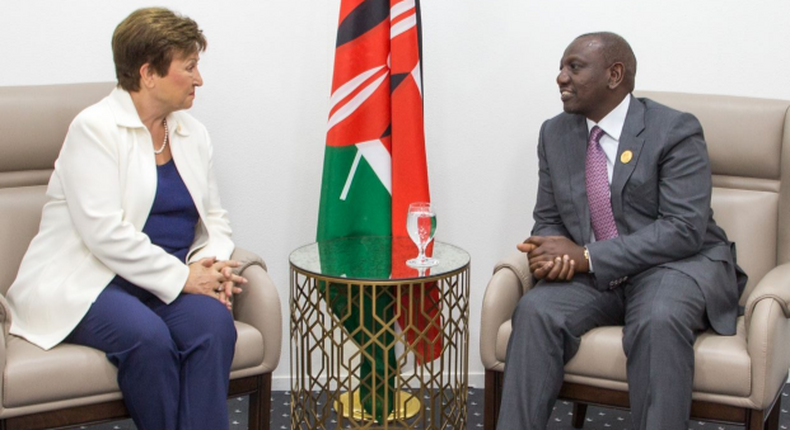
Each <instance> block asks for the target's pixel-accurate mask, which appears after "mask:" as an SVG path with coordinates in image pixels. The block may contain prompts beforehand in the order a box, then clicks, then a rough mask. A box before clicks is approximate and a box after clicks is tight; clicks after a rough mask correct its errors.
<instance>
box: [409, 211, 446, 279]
mask: <svg viewBox="0 0 790 430" xmlns="http://www.w3.org/2000/svg"><path fill="white" fill-rule="evenodd" d="M406 231H407V232H408V233H409V237H410V238H411V240H412V242H414V244H415V245H417V249H418V250H419V254H417V257H416V258H412V259H410V260H406V264H408V265H409V266H411V267H430V266H433V265H435V264H437V263H438V262H439V261H438V260H436V259H434V258H430V257H426V256H425V249H426V248H427V247H428V244H429V243H431V241H432V240H433V236H434V235H435V234H436V211H435V210H434V208H433V206H432V205H431V204H430V203H427V202H417V203H412V204H410V205H409V212H408V214H407V215H406Z"/></svg>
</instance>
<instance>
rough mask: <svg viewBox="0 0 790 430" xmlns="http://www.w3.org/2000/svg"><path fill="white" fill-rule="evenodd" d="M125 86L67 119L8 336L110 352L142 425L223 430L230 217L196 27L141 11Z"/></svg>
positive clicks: (130, 26) (116, 46)
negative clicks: (199, 93)
mask: <svg viewBox="0 0 790 430" xmlns="http://www.w3.org/2000/svg"><path fill="white" fill-rule="evenodd" d="M112 48H113V57H114V60H115V69H116V75H117V77H118V87H117V88H116V89H115V90H113V92H112V93H111V94H110V95H109V96H107V97H106V98H104V99H103V100H101V101H100V102H99V103H97V104H95V105H93V106H91V107H88V108H87V109H85V110H84V111H83V112H81V113H80V114H79V115H78V116H77V117H76V118H75V119H74V121H73V122H72V124H71V126H70V127H69V131H68V134H67V136H66V140H65V142H64V144H63V148H62V149H61V152H60V155H59V157H58V159H57V161H56V162H55V170H54V173H53V175H52V177H51V179H50V183H49V186H48V189H47V197H48V201H47V203H46V204H45V205H44V209H43V213H42V220H41V227H40V231H39V233H38V234H37V235H36V237H35V238H34V239H33V241H32V242H31V244H30V248H29V249H28V251H27V253H26V255H25V257H24V260H23V261H22V264H21V266H20V270H19V274H18V276H17V278H16V280H15V281H14V283H13V285H12V286H11V288H10V289H9V291H8V295H7V297H8V301H9V303H10V305H11V310H12V315H13V317H12V318H13V319H12V325H11V333H13V334H16V335H19V336H23V337H25V338H26V339H28V340H29V341H30V342H32V343H34V344H37V345H39V346H41V347H42V348H45V349H49V348H52V347H53V346H55V345H57V344H58V343H60V342H62V341H65V342H71V343H76V344H80V345H87V346H90V347H93V348H97V349H99V350H102V351H104V352H105V353H106V354H107V358H108V359H109V360H110V361H111V362H112V363H113V364H114V365H116V366H117V367H118V384H119V386H120V388H121V391H122V392H123V396H124V401H125V402H126V405H127V407H128V409H129V412H130V414H131V415H132V418H133V420H134V422H135V424H136V425H137V428H138V429H141V430H169V429H207V430H209V429H210V430H217V429H222V428H225V429H227V428H228V416H227V403H226V396H227V390H228V379H229V374H230V365H231V361H232V360H233V352H234V346H235V342H236V330H235V327H234V324H233V317H232V314H231V313H230V312H229V309H230V306H231V301H230V299H231V297H232V295H233V294H237V293H239V292H241V290H240V288H239V285H240V284H244V283H246V280H245V279H244V278H242V277H240V276H237V275H234V274H233V268H234V267H238V265H239V263H238V262H235V261H231V260H229V258H230V255H231V252H232V251H233V247H234V246H233V243H232V242H231V239H230V234H231V230H230V226H229V223H228V218H227V214H226V212H225V211H224V210H223V209H222V207H221V206H220V202H219V195H218V192H217V185H216V182H215V180H214V175H213V172H212V170H211V164H212V161H211V157H212V147H211V143H210V141H209V137H208V134H207V133H206V130H205V128H204V127H203V125H202V124H200V123H199V122H197V121H196V120H195V119H194V118H192V117H191V116H190V115H188V114H186V113H184V112H181V111H182V110H183V109H188V108H189V107H191V106H192V102H193V100H194V98H195V89H196V88H197V87H199V86H201V85H202V84H203V80H202V78H201V76H200V72H199V71H198V60H199V53H200V52H203V51H204V50H205V48H206V39H205V38H204V36H203V34H202V31H201V30H200V29H199V28H198V26H197V24H196V23H195V22H194V21H193V20H191V19H189V18H186V17H181V16H178V15H176V14H174V13H173V12H171V11H169V10H167V9H161V8H150V9H140V10H138V11H135V12H134V13H132V14H131V15H129V17H127V18H126V19H125V20H124V21H123V22H121V23H120V24H119V25H118V27H117V28H116V29H115V33H114V34H113V39H112Z"/></svg>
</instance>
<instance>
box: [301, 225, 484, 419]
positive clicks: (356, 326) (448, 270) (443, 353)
mask: <svg viewBox="0 0 790 430" xmlns="http://www.w3.org/2000/svg"><path fill="white" fill-rule="evenodd" d="M416 254H417V248H416V246H415V245H414V244H413V243H412V242H411V240H410V239H409V238H407V237H402V238H401V237H395V238H393V237H378V236H364V237H351V238H339V239H332V240H327V241H321V242H316V243H311V244H309V245H305V246H302V247H300V248H298V249H296V250H294V251H293V252H292V253H291V255H290V258H289V260H290V271H291V280H290V287H291V294H290V307H291V381H292V389H291V429H294V430H295V429H344V428H353V429H357V428H365V429H369V428H382V429H395V428H408V429H464V428H466V423H467V415H466V401H467V389H468V368H469V266H470V257H469V254H468V253H467V252H466V251H464V250H462V249H461V248H458V247H456V246H453V245H450V244H446V243H442V242H435V243H434V244H433V257H434V258H436V259H438V260H439V263H438V264H437V265H435V266H433V267H430V268H427V269H420V270H418V269H414V268H411V267H409V266H407V265H406V263H405V262H406V260H407V259H409V258H412V257H414V256H415V255H416Z"/></svg>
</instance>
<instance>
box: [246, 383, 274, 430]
mask: <svg viewBox="0 0 790 430" xmlns="http://www.w3.org/2000/svg"><path fill="white" fill-rule="evenodd" d="M271 408H272V374H271V373H266V374H263V375H260V376H259V377H258V390H257V391H255V392H253V393H250V411H249V417H248V419H247V420H248V421H249V423H248V426H249V429H250V430H269V426H270V424H271Z"/></svg>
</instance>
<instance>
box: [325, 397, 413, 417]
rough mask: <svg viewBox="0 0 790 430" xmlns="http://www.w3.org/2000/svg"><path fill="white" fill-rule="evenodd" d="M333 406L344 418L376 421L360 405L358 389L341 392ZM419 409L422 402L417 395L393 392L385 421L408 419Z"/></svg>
mask: <svg viewBox="0 0 790 430" xmlns="http://www.w3.org/2000/svg"><path fill="white" fill-rule="evenodd" d="M334 407H335V411H337V412H338V413H339V414H340V415H342V416H344V417H346V418H350V419H354V420H357V421H373V422H377V421H376V419H375V418H374V417H373V415H371V414H369V413H367V412H366V411H365V409H364V408H363V407H362V401H361V400H360V398H359V390H354V391H347V392H345V393H343V394H341V395H340V396H339V397H338V400H336V401H335V404H334ZM421 409H422V402H421V401H420V399H419V398H418V397H417V396H415V395H412V394H409V393H407V392H406V391H398V392H396V393H395V404H394V405H393V408H392V412H390V414H389V416H387V421H395V420H406V419H409V418H411V417H413V416H415V415H417V414H418V413H420V410H421Z"/></svg>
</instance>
